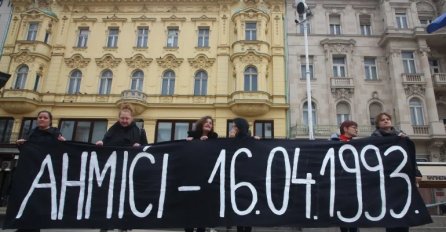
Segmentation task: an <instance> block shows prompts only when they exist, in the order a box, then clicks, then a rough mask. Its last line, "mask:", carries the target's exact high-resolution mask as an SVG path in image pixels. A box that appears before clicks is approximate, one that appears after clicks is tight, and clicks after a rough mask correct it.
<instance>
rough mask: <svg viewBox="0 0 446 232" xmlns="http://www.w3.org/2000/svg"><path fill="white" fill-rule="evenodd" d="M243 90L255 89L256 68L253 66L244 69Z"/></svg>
mask: <svg viewBox="0 0 446 232" xmlns="http://www.w3.org/2000/svg"><path fill="white" fill-rule="evenodd" d="M245 91H257V69H256V68H255V67H253V66H250V67H247V68H246V69H245Z"/></svg>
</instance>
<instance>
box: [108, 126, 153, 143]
mask: <svg viewBox="0 0 446 232" xmlns="http://www.w3.org/2000/svg"><path fill="white" fill-rule="evenodd" d="M102 142H103V143H104V146H121V147H130V146H133V144H135V143H139V144H141V145H144V144H148V142H147V135H146V131H145V130H144V129H140V128H139V127H138V126H137V125H136V124H135V122H132V123H131V124H130V125H128V126H126V127H123V126H122V125H121V124H120V123H119V122H116V123H115V124H113V126H111V127H110V129H108V131H107V133H105V135H104V139H102Z"/></svg>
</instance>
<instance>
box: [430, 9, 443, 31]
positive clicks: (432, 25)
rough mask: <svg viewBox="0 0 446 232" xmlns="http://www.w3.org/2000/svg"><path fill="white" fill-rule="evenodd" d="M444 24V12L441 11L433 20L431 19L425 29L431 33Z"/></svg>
mask: <svg viewBox="0 0 446 232" xmlns="http://www.w3.org/2000/svg"><path fill="white" fill-rule="evenodd" d="M444 26H446V13H443V14H442V15H440V16H439V17H438V18H436V19H435V20H434V21H432V23H430V24H429V25H428V26H427V28H426V31H427V33H432V32H434V31H436V30H438V29H440V28H442V27H444Z"/></svg>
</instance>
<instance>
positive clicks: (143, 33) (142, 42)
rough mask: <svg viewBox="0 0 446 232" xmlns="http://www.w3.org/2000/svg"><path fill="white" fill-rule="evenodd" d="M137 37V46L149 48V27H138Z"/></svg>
mask: <svg viewBox="0 0 446 232" xmlns="http://www.w3.org/2000/svg"><path fill="white" fill-rule="evenodd" d="M137 33H138V34H137V39H136V47H137V48H147V44H148V42H149V27H138V32H137Z"/></svg>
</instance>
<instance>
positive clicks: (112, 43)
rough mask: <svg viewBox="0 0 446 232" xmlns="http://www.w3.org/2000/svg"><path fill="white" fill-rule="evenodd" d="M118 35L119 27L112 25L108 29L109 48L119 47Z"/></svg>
mask: <svg viewBox="0 0 446 232" xmlns="http://www.w3.org/2000/svg"><path fill="white" fill-rule="evenodd" d="M118 35H119V28H114V27H112V28H109V29H108V39H107V47H108V48H116V47H118Z"/></svg>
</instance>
